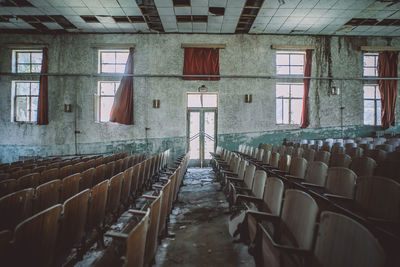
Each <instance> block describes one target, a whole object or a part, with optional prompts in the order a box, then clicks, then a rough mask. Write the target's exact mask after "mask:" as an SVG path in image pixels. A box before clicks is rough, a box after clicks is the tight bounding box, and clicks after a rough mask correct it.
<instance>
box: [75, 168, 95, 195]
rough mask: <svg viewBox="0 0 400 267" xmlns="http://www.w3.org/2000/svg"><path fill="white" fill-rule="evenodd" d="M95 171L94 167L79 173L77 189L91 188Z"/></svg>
mask: <svg viewBox="0 0 400 267" xmlns="http://www.w3.org/2000/svg"><path fill="white" fill-rule="evenodd" d="M95 171H96V170H95V169H94V168H90V169H87V170H85V171H83V172H82V173H81V181H80V184H79V191H83V190H85V189H91V188H92V186H93V178H94V174H95Z"/></svg>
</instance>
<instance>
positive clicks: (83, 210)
mask: <svg viewBox="0 0 400 267" xmlns="http://www.w3.org/2000/svg"><path fill="white" fill-rule="evenodd" d="M89 197H90V190H89V189H86V190H84V191H82V192H80V193H78V194H76V195H74V196H73V197H71V198H69V199H67V200H66V201H65V202H64V205H63V212H62V220H61V227H60V232H59V235H58V238H57V255H58V257H57V258H58V259H59V260H63V259H64V258H65V257H66V256H67V255H68V253H69V251H70V250H71V249H72V248H73V247H78V248H81V247H82V245H83V238H84V235H85V224H86V216H87V214H88V204H89Z"/></svg>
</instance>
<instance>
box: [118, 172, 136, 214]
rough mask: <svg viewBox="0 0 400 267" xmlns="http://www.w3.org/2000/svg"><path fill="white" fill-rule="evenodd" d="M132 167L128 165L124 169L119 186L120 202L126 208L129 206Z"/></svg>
mask: <svg viewBox="0 0 400 267" xmlns="http://www.w3.org/2000/svg"><path fill="white" fill-rule="evenodd" d="M132 175H133V167H130V168H128V169H126V170H125V171H124V180H123V182H122V188H121V204H122V205H124V206H125V207H126V208H127V207H128V206H129V197H130V192H131V185H132Z"/></svg>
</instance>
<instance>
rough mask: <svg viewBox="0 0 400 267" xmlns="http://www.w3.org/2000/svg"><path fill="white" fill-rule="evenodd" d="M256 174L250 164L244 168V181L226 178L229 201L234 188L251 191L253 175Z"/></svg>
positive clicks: (254, 168) (231, 198) (231, 199)
mask: <svg viewBox="0 0 400 267" xmlns="http://www.w3.org/2000/svg"><path fill="white" fill-rule="evenodd" d="M255 172H256V166H254V165H252V164H250V165H248V166H247V167H246V171H245V173H244V179H243V180H241V179H238V178H228V180H229V196H228V198H229V201H233V190H234V189H235V187H241V188H248V189H251V187H252V185H253V180H254V174H255Z"/></svg>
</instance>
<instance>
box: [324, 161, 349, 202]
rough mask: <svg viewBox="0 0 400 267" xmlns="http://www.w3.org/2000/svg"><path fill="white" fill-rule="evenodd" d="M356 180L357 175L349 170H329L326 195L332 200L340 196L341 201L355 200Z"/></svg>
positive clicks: (337, 168) (339, 168) (340, 168)
mask: <svg viewBox="0 0 400 267" xmlns="http://www.w3.org/2000/svg"><path fill="white" fill-rule="evenodd" d="M356 180H357V174H356V173H355V172H353V171H352V170H350V169H348V168H344V167H333V168H329V169H328V177H327V179H326V186H325V188H326V194H325V195H326V196H329V197H330V198H332V197H336V198H337V196H339V199H343V198H347V199H353V198H354V187H355V185H356Z"/></svg>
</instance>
